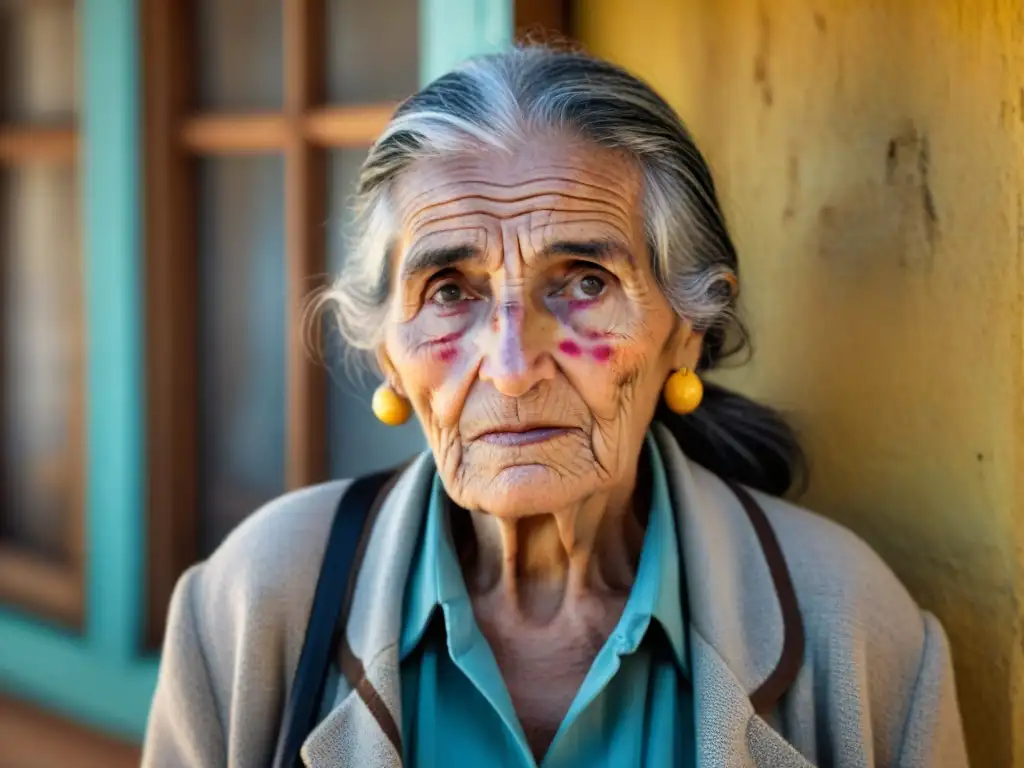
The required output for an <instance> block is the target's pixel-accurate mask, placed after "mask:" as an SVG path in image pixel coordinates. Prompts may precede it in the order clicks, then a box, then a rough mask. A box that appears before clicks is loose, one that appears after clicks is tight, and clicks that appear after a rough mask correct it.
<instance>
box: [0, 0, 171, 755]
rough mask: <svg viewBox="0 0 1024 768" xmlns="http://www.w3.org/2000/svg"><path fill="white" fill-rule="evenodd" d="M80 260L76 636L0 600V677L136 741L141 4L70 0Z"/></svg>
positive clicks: (143, 691)
mask: <svg viewBox="0 0 1024 768" xmlns="http://www.w3.org/2000/svg"><path fill="white" fill-rule="evenodd" d="M78 10H79V20H80V24H79V30H80V32H79V33H80V35H81V44H80V50H81V52H82V54H81V55H82V59H81V68H80V71H81V86H82V113H81V116H80V125H79V135H80V148H81V149H80V153H79V157H80V162H81V166H80V171H81V173H80V179H81V182H80V183H81V185H82V189H81V200H82V210H81V212H80V215H81V216H82V223H83V229H84V233H85V237H84V241H83V242H84V263H85V294H86V295H85V311H86V348H87V350H88V370H87V374H86V389H87V400H86V402H87V405H86V413H87V417H86V435H87V442H86V444H87V450H86V462H87V464H86V500H85V516H86V538H85V541H86V559H87V563H86V569H85V579H86V584H85V590H84V591H85V596H86V611H85V626H84V632H83V634H82V635H74V634H71V633H68V632H64V631H61V630H58V629H55V628H53V627H51V626H49V625H47V624H45V623H43V622H40V621H36V620H33V619H31V618H29V617H27V616H25V615H24V614H20V613H15V612H13V611H8V610H3V611H0V687H2V688H3V689H4V690H6V691H9V692H10V693H12V694H14V695H17V696H20V697H23V698H25V699H26V700H29V701H33V702H36V703H38V704H40V705H42V706H44V707H46V708H48V709H51V710H54V711H56V712H58V713H60V714H64V715H67V716H69V717H71V718H73V719H75V720H77V721H79V722H82V723H84V724H87V725H91V726H94V727H96V728H97V729H100V730H103V731H106V732H109V733H111V734H115V735H120V736H124V737H127V738H132V739H138V738H140V737H141V735H142V730H143V728H144V725H145V713H146V710H147V709H148V702H149V699H150V698H151V696H152V691H153V687H154V685H155V682H156V669H157V665H156V661H155V660H153V659H147V658H144V657H140V656H138V655H137V654H136V649H137V648H138V647H139V643H138V640H139V632H140V617H141V615H142V608H143V604H142V600H143V593H142V578H141V576H142V565H143V554H144V553H143V549H142V546H143V542H144V541H145V538H144V534H145V531H144V530H143V527H144V525H145V515H144V514H143V504H144V497H143V477H142V446H143V445H144V442H143V434H142V425H143V420H142V402H143V393H144V389H143V380H142V356H141V353H142V349H141V346H140V338H141V330H142V327H143V315H142V306H141V290H140V288H141V277H142V276H141V274H140V265H141V263H142V262H141V259H140V243H141V238H140V232H141V219H140V205H139V186H140V185H139V181H140V162H139V152H138V149H139V117H140V115H139V99H138V90H139V83H138V72H139V62H138V43H139V34H138V8H137V6H136V4H135V2H124V0H79V6H78Z"/></svg>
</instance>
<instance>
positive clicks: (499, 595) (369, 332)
mask: <svg viewBox="0 0 1024 768" xmlns="http://www.w3.org/2000/svg"><path fill="white" fill-rule="evenodd" d="M358 195H359V209H360V213H361V219H360V222H361V229H360V240H359V242H358V244H357V247H356V249H355V252H354V253H353V255H352V257H351V259H350V262H349V263H348V264H347V266H346V268H345V271H344V273H343V274H342V275H341V276H340V278H339V279H338V281H337V283H336V284H335V286H334V287H333V288H332V289H331V291H330V293H329V295H328V299H330V300H331V302H332V304H333V306H334V308H335V309H336V317H337V321H338V323H339V325H340V328H341V331H342V333H343V335H344V337H345V339H346V340H347V341H348V343H349V344H350V346H352V347H354V348H357V349H361V350H365V351H367V352H369V353H372V354H373V355H374V357H375V360H376V363H377V365H378V367H379V370H380V372H381V374H382V377H383V380H384V382H385V383H384V384H383V385H382V387H381V389H379V390H378V391H377V393H376V395H375V397H374V401H373V408H374V411H375V413H377V415H378V416H379V417H380V419H381V420H382V421H383V422H385V423H387V424H395V423H400V422H401V421H403V420H404V419H406V418H408V416H409V415H410V414H411V413H415V415H416V417H417V418H418V419H419V422H420V424H421V425H422V427H423V431H424V433H425V434H426V437H427V441H428V443H429V446H430V451H429V452H428V453H426V454H424V455H422V456H420V457H419V458H417V459H416V460H414V461H413V462H412V463H411V464H410V465H408V466H406V467H405V468H404V469H402V470H401V471H400V472H399V473H397V474H396V475H395V477H394V478H392V480H391V481H390V482H389V484H388V485H387V486H386V487H385V488H384V489H383V490H382V491H381V492H380V493H379V494H378V495H377V497H376V501H375V503H374V504H373V510H372V511H371V512H369V517H368V521H367V522H366V524H365V525H363V526H361V529H362V541H361V542H360V544H359V547H358V550H357V551H356V552H355V554H351V553H346V552H345V551H344V544H341V545H338V547H340V549H339V548H336V547H335V538H336V534H337V531H338V530H340V528H344V527H345V526H346V525H347V526H350V527H351V526H352V525H353V521H359V523H360V525H361V521H362V515H363V514H364V513H365V511H366V508H367V507H369V506H370V504H369V500H370V498H371V497H372V496H373V493H372V492H370V491H368V490H367V489H368V488H370V489H371V490H375V488H374V487H373V484H372V483H371V484H370V485H366V481H357V483H356V484H355V485H349V484H348V483H346V481H338V482H333V483H328V484H326V485H322V486H318V487H315V488H310V489H307V490H303V491H299V492H296V493H291V494H289V495H287V496H285V497H283V498H281V499H279V500H277V501H274V502H273V503H271V504H269V505H268V506H266V507H265V508H264V509H262V510H260V511H258V512H257V513H256V514H254V515H252V517H251V518H250V519H248V520H247V521H246V522H245V523H244V524H242V525H241V526H240V527H239V528H238V530H236V531H235V532H234V533H233V534H232V535H231V536H230V537H229V538H228V540H227V541H226V542H225V543H224V544H223V545H222V546H221V547H220V549H219V550H218V551H217V552H216V553H215V554H214V555H213V556H212V557H211V558H210V559H209V560H208V561H206V562H204V563H201V564H199V565H196V566H195V567H193V568H192V569H191V570H190V571H188V572H187V573H186V574H185V575H184V576H183V577H182V579H181V582H180V583H179V585H178V587H177V590H176V592H175V596H174V600H173V603H172V606H171V611H170V620H169V627H168V634H167V642H166V645H165V651H164V658H163V666H162V668H161V672H160V679H159V685H158V688H157V692H156V698H155V700H154V703H153V709H152V714H151V716H150V724H149V732H148V736H147V740H146V745H145V758H144V761H145V764H146V765H150V766H197V767H199V766H202V767H203V768H209V767H210V766H217V765H225V764H227V765H231V766H240V767H248V766H263V765H269V764H271V762H272V761H274V762H275V763H276V764H278V765H285V764H295V761H296V760H297V759H301V760H302V761H304V763H305V764H306V765H310V766H324V767H325V768H326V767H327V766H353V767H356V766H358V768H370V767H371V766H399V765H405V766H442V765H443V766H448V765H453V766H454V765H466V766H482V765H487V766H509V767H512V766H522V767H526V766H535V765H544V766H552V767H555V766H558V767H560V766H615V768H625V767H626V766H669V765H672V766H675V765H681V766H693V765H696V766H766V767H767V766H773V767H775V768H778V767H780V766H781V767H783V768H785V767H787V766H789V767H792V768H796V767H797V766H810V765H822V766H896V765H898V766H964V765H966V762H967V761H966V757H965V750H964V745H963V737H962V731H961V725H960V717H959V714H958V710H957V703H956V694H955V688H954V682H953V673H952V669H951V664H950V655H949V648H948V646H947V642H946V638H945V636H944V633H943V631H942V629H941V627H940V626H939V624H938V623H937V621H936V620H935V619H934V618H933V617H932V616H930V615H929V614H927V613H923V612H922V611H921V610H920V609H919V608H918V607H917V606H916V605H915V603H914V601H913V600H912V599H911V598H910V596H909V595H908V594H907V592H906V590H905V589H904V588H903V587H902V586H901V585H900V583H899V582H898V581H897V579H896V578H895V577H894V576H893V574H892V573H891V572H890V571H889V569H888V568H887V567H886V566H885V565H884V564H883V563H882V562H881V561H880V560H879V558H878V557H876V556H875V555H874V554H873V553H872V552H871V550H870V549H868V547H867V546H865V545H864V544H863V543H862V542H861V541H859V540H858V539H857V538H856V537H854V536H853V535H851V534H850V533H848V532H846V531H845V530H843V529H841V528H839V527H837V526H836V525H834V524H832V523H830V522H828V521H826V520H824V519H822V518H820V517H816V516H815V515H813V514H811V513H809V512H806V511H804V510H801V509H798V508H796V507H794V506H792V505H790V504H789V503H787V502H785V501H783V500H781V499H780V498H779V495H781V494H782V493H784V492H785V491H786V490H787V489H788V488H789V486H790V485H791V483H792V482H793V481H794V479H795V477H796V476H797V474H798V464H799V457H800V451H799V448H798V446H797V443H796V441H795V439H794V438H793V435H792V433H791V432H790V431H789V430H788V429H787V428H786V426H785V424H784V422H783V421H782V419H781V418H779V417H778V416H777V415H776V414H774V413H773V412H772V411H770V410H769V409H767V408H765V407H764V406H761V405H757V404H755V403H753V402H751V401H749V400H747V399H745V398H743V397H740V396H738V395H736V394H732V393H729V392H727V391H725V390H723V389H720V388H718V387H714V386H711V385H702V383H701V379H700V375H701V374H702V373H703V372H705V371H709V370H711V369H712V368H714V367H715V366H716V364H718V363H719V362H720V361H721V360H722V359H723V358H724V357H725V356H726V355H727V354H729V353H731V352H735V351H737V350H738V349H740V348H741V347H742V346H743V345H744V342H745V336H744V332H743V329H742V327H741V326H740V325H739V323H738V321H737V317H736V302H737V295H738V288H739V284H740V283H739V271H738V266H737V258H736V252H735V249H734V247H733V244H732V242H731V241H730V238H729V234H728V232H727V231H726V226H725V222H724V220H723V215H722V211H721V208H720V205H719V202H718V199H717V197H716V193H715V188H714V185H713V183H712V179H711V174H710V172H709V170H708V167H707V165H706V164H705V161H704V159H703V158H702V157H701V154H700V153H699V152H698V150H697V148H696V147H695V146H694V143H693V140H692V139H691V138H690V136H689V134H688V133H687V131H686V129H685V128H684V127H683V125H682V124H681V123H680V120H679V118H678V117H677V116H676V115H675V114H674V113H673V111H672V110H671V108H670V107H669V106H668V105H667V104H666V103H665V102H664V101H663V100H662V99H661V98H659V96H658V95H657V94H656V93H654V92H653V91H652V90H651V89H650V88H649V87H648V86H647V85H645V84H643V83H642V82H640V81H638V80H637V79H635V78H634V77H632V76H630V75H629V74H627V73H625V72H623V71H622V70H621V69H618V68H616V67H614V66H612V65H610V64H607V63H605V62H602V61H599V60H596V59H593V58H589V57H587V56H585V55H582V54H578V53H564V52H553V51H550V50H546V49H543V48H531V49H522V50H514V51H511V52H508V53H502V54H497V55H492V56H487V57H483V58H480V59H477V60H474V61H471V62H469V63H467V64H465V65H464V66H462V67H460V68H458V69H457V70H455V71H454V72H452V73H450V74H448V75H446V76H444V77H442V78H440V79H439V80H437V81H435V82H434V83H432V84H431V85H429V86H427V87H426V88H425V89H424V90H422V91H421V92H419V93H418V94H416V95H415V96H413V97H411V98H410V99H408V100H407V101H406V102H405V103H404V104H402V106H401V107H400V108H399V109H398V111H397V112H396V114H395V116H394V118H393V119H392V120H391V123H390V124H389V125H388V127H387V129H386V130H385V131H384V132H383V134H382V135H381V137H380V139H379V140H378V142H377V143H376V145H375V146H374V147H373V149H372V150H371V151H370V154H369V157H368V158H367V160H366V163H365V165H364V166H363V170H362V176H361V179H360V183H359V192H358ZM360 482H362V483H363V485H361V486H360V485H359V483H360ZM356 486H359V487H358V488H356ZM346 489H348V491H346ZM339 502H340V503H339ZM339 527H340V528H339ZM337 535H341V536H342V537H343V533H342V534H337ZM329 540H330V542H331V543H328V541H329ZM325 550H326V553H325ZM349 575H350V577H349V578H348V581H347V582H346V577H347V576H349ZM346 585H347V586H346ZM332 590H333V591H332ZM314 594H315V595H316V598H315V600H314ZM311 606H312V608H311ZM339 615H340V618H338V619H337V624H336V625H335V617H338V616H339ZM325 617H326V618H325ZM335 626H337V632H336V633H334V628H335ZM324 627H326V628H327V629H326V634H325V629H324ZM318 655H319V657H320V658H322V659H323V663H322V666H321V668H318V667H317V665H316V658H317V657H318ZM303 712H305V714H303ZM297 713H298V714H297ZM300 747H301V750H300ZM289 750H292V752H291V753H289ZM300 751H301V758H298V757H297V756H298V754H299V753H300Z"/></svg>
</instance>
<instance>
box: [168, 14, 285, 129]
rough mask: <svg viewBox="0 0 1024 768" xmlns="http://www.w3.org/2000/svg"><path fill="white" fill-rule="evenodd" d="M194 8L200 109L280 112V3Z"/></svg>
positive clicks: (281, 53) (281, 60)
mask: <svg viewBox="0 0 1024 768" xmlns="http://www.w3.org/2000/svg"><path fill="white" fill-rule="evenodd" d="M178 1H180V0H178ZM288 1H289V2H290V1H291V0H288ZM195 6H196V42H197V48H198V57H199V60H198V67H199V72H198V75H199V80H198V83H197V86H198V90H199V105H200V107H202V108H205V109H213V110H219V111H238V112H246V111H249V112H255V111H261V110H277V109H280V108H281V105H282V104H283V98H284V96H283V94H284V40H283V31H282V24H283V18H282V12H283V2H282V0H203V1H202V2H200V3H196V4H195Z"/></svg>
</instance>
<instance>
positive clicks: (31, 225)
mask: <svg viewBox="0 0 1024 768" xmlns="http://www.w3.org/2000/svg"><path fill="white" fill-rule="evenodd" d="M76 184H77V181H76V174H75V172H74V170H73V169H71V168H61V167H50V166H25V167H23V168H19V169H17V170H10V171H6V172H4V174H3V175H2V176H0V206H2V208H0V539H4V540H7V541H14V542H16V543H17V544H18V545H19V546H23V547H26V548H27V549H29V550H31V551H34V552H37V553H39V554H42V555H44V556H47V557H51V558H54V559H59V558H61V557H62V556H63V555H65V554H66V553H67V550H66V547H65V544H64V542H65V540H66V531H67V525H68V522H69V519H70V518H69V516H70V514H72V512H73V509H74V507H75V506H76V505H77V504H79V503H80V497H79V494H80V489H81V467H80V463H79V460H78V457H79V456H80V455H81V450H82V445H81V440H82V435H81V433H80V428H79V425H80V424H81V420H82V412H81V408H82V402H83V399H82V389H81V388H82V385H83V381H82V366H83V363H84V361H83V359H82V357H83V343H82V322H83V317H82V312H83V306H82V276H81V260H80V257H79V254H80V249H79V232H78V225H77V223H78V202H77V199H78V198H77V188H76Z"/></svg>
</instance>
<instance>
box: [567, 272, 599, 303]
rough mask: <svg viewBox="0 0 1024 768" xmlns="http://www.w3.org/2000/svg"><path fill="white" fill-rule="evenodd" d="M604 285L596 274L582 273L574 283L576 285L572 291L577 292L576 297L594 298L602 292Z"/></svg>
mask: <svg viewBox="0 0 1024 768" xmlns="http://www.w3.org/2000/svg"><path fill="white" fill-rule="evenodd" d="M605 287H606V284H605V281H604V280H602V279H601V278H600V277H598V276H597V275H584V276H583V277H581V278H580V279H579V281H578V282H577V283H576V287H575V290H574V291H573V292H574V293H576V294H578V295H577V297H576V298H580V299H596V298H597V297H598V296H600V295H601V294H602V293H604V289H605Z"/></svg>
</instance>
